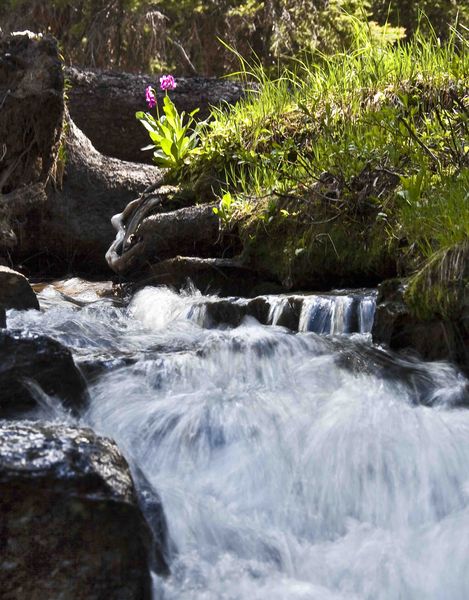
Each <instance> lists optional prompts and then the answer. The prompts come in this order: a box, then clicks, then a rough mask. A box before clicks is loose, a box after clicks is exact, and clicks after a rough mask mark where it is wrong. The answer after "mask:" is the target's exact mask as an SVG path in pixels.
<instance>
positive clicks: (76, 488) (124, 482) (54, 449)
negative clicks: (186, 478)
mask: <svg viewBox="0 0 469 600" xmlns="http://www.w3.org/2000/svg"><path fill="white" fill-rule="evenodd" d="M158 506H159V509H160V510H161V511H162V509H161V504H159V505H158ZM0 514H1V519H0V546H1V553H0V589H1V590H2V596H3V597H4V598H9V599H11V600H13V599H18V600H20V599H26V598H28V600H42V599H45V598H48V599H51V600H52V599H58V598H60V599H61V600H85V599H86V600H102V599H103V598H109V599H111V598H112V600H145V599H150V598H151V579H150V573H149V568H148V567H149V564H152V565H155V564H160V565H163V566H164V570H165V571H166V570H167V567H166V563H165V559H164V557H163V556H161V555H158V556H157V557H156V555H157V554H159V550H158V549H157V547H156V546H155V545H154V544H153V542H152V537H151V532H150V528H149V527H148V525H147V523H146V521H145V519H144V517H143V514H142V512H141V510H140V508H139V506H138V502H137V494H136V491H135V488H134V484H133V481H132V477H131V474H130V470H129V466H128V464H127V462H126V461H125V459H124V458H123V457H122V455H121V454H120V453H119V450H118V448H117V446H116V444H115V443H114V442H112V441H111V440H109V439H106V438H101V437H98V436H97V435H96V434H95V433H93V432H92V431H91V430H90V429H81V428H76V427H68V426H64V425H58V424H52V423H45V422H37V421H36V422H32V421H16V422H5V421H4V422H0ZM161 519H163V520H164V515H161ZM155 557H156V558H157V560H156V561H155Z"/></svg>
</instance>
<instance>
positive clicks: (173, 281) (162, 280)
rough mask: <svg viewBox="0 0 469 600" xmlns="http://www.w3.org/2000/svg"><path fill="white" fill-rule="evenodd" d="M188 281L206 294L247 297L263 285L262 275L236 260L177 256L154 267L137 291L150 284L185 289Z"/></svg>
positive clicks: (143, 278) (141, 278)
mask: <svg viewBox="0 0 469 600" xmlns="http://www.w3.org/2000/svg"><path fill="white" fill-rule="evenodd" d="M188 280H190V281H191V282H192V283H193V284H194V285H195V286H196V287H197V288H198V289H199V290H201V291H202V292H203V293H216V294H218V295H220V296H246V295H249V294H250V290H251V289H252V288H253V287H254V286H255V285H257V284H258V283H259V275H258V274H257V273H255V272H254V271H251V270H250V269H248V268H247V267H245V266H244V265H243V264H242V263H241V262H240V261H238V260H236V259H229V258H199V257H191V256H175V257H174V258H169V259H168V260H163V261H161V262H160V263H155V264H154V265H151V266H150V267H149V268H148V270H147V271H145V272H144V273H142V274H141V277H140V278H138V279H137V280H136V281H135V283H134V285H133V287H134V290H137V289H140V288H141V287H143V286H146V285H169V286H172V287H175V288H182V287H184V286H185V285H186V284H187V282H188Z"/></svg>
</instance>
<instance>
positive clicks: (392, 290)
mask: <svg viewBox="0 0 469 600" xmlns="http://www.w3.org/2000/svg"><path fill="white" fill-rule="evenodd" d="M378 290H379V292H378V298H377V306H376V313H375V319H374V323H373V329H372V336H373V341H374V342H375V343H377V344H386V345H388V346H389V347H390V348H391V349H392V350H413V351H416V352H418V354H419V355H420V356H421V357H422V358H424V359H427V360H448V361H451V362H454V363H456V364H458V365H459V366H460V367H462V368H463V369H464V370H466V371H469V306H465V307H462V308H461V314H460V317H459V318H458V319H454V320H449V319H438V318H434V319H428V320H422V319H419V318H417V317H416V316H415V315H414V314H412V312H411V311H410V309H409V307H408V305H407V304H406V302H405V297H404V292H405V286H404V284H403V282H401V281H399V280H389V281H386V282H384V283H383V284H382V285H380V286H379V288H378Z"/></svg>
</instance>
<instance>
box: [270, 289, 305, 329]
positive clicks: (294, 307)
mask: <svg viewBox="0 0 469 600" xmlns="http://www.w3.org/2000/svg"><path fill="white" fill-rule="evenodd" d="M302 306H303V298H301V297H299V296H292V297H289V298H286V301H285V302H284V303H283V304H282V307H281V311H280V315H279V317H278V319H277V322H276V325H278V326H279V327H287V329H291V330H292V331H298V328H299V323H300V315H301V308H302Z"/></svg>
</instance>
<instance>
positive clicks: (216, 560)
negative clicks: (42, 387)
mask: <svg viewBox="0 0 469 600" xmlns="http://www.w3.org/2000/svg"><path fill="white" fill-rule="evenodd" d="M340 297H341V298H342V299H340V300H335V299H334V298H336V296H333V297H332V299H331V297H327V296H322V297H321V298H323V300H321V302H322V304H323V306H324V309H323V312H322V313H321V312H320V309H319V308H317V305H318V302H317V301H316V300H312V299H311V298H310V299H309V300H308V302H309V303H310V309H309V310H310V312H309V322H313V321H314V319H313V317H314V315H315V317H314V318H316V321H314V322H316V323H318V322H319V321H320V319H321V318H322V317H324V314H325V313H324V311H325V310H329V314H330V315H332V319H331V318H329V320H328V321H327V319H323V321H322V322H324V323H326V322H327V323H328V324H327V325H325V326H324V329H325V331H321V332H320V333H321V334H322V335H320V334H318V333H314V332H311V331H307V325H305V323H306V318H303V321H301V319H300V322H301V324H302V325H301V327H299V329H300V332H299V333H293V332H291V331H289V330H287V329H284V328H282V327H278V326H275V325H271V326H264V325H260V324H259V323H258V322H257V321H256V320H255V319H254V318H252V317H249V316H247V317H246V318H244V319H243V321H242V322H241V324H240V325H239V326H237V327H234V328H233V327H231V328H230V327H228V326H226V325H223V326H221V327H218V328H217V327H211V328H206V327H204V326H202V325H203V320H204V314H203V311H202V312H201V311H200V310H194V306H200V301H201V299H202V300H204V301H211V300H213V298H208V299H207V298H204V297H201V295H200V294H199V293H197V292H196V291H194V290H192V291H190V292H187V293H185V294H176V293H174V292H172V291H170V290H168V289H166V288H159V289H158V288H147V289H145V290H143V291H141V292H139V293H138V294H137V295H136V296H135V297H134V298H133V299H132V301H131V303H130V305H129V306H127V305H122V306H120V305H116V304H115V303H114V302H113V301H111V300H102V299H99V298H97V297H96V298H93V297H90V296H87V297H86V298H85V300H84V301H83V306H77V305H76V304H73V303H71V302H68V301H67V299H64V297H63V296H61V295H60V294H59V293H58V292H57V291H56V290H54V289H53V288H46V289H45V290H44V291H43V292H42V293H41V295H40V301H41V305H42V306H43V307H44V310H43V312H42V313H38V312H35V311H28V312H27V313H15V312H14V311H12V312H10V314H9V326H10V327H12V326H18V327H21V328H23V329H27V330H30V331H40V332H42V333H47V334H48V335H51V336H52V337H55V338H56V339H59V340H60V341H62V342H63V343H65V344H66V345H67V346H69V347H70V348H71V350H72V352H73V353H74V356H75V360H76V361H77V363H78V364H80V365H82V367H83V369H84V372H85V373H86V369H87V368H88V369H89V368H90V365H91V364H94V363H95V362H99V364H100V368H99V369H96V368H93V369H90V370H89V372H90V373H91V372H92V373H93V377H90V379H89V381H90V397H91V404H90V408H89V411H88V413H87V414H86V415H85V416H84V417H83V422H84V423H85V424H88V425H91V426H92V427H93V428H94V429H95V430H97V431H98V432H99V433H102V434H106V435H108V436H110V437H112V438H114V439H115V440H116V441H117V443H118V445H119V446H120V448H121V450H122V451H123V453H124V454H125V455H126V456H127V457H128V458H129V460H130V461H131V462H132V463H135V464H138V465H139V467H140V468H141V469H142V471H143V472H144V474H145V475H146V477H147V478H148V480H149V481H150V483H151V484H152V485H153V486H154V487H155V489H156V490H157V491H158V493H159V494H160V496H161V498H162V501H163V506H164V510H165V513H166V517H167V520H168V525H169V532H170V535H171V538H172V540H173V542H174V547H175V549H176V550H175V552H174V554H173V556H172V557H171V565H170V568H171V576H170V577H168V578H166V579H161V578H159V577H155V578H154V597H155V599H157V600H163V599H164V600H173V599H174V600H176V599H178V600H189V599H191V600H192V599H193V600H222V599H223V600H300V599H301V600H440V599H441V600H467V598H469V569H467V566H466V565H467V560H468V556H469V411H468V410H467V409H466V408H463V406H464V405H465V404H466V403H468V404H469V398H468V392H467V389H468V388H467V381H466V380H465V379H464V377H463V376H462V375H461V374H460V373H458V372H457V371H456V370H455V369H454V368H452V367H451V366H449V365H447V364H444V363H423V362H420V361H417V360H416V359H412V358H398V357H397V356H394V355H391V354H389V353H386V352H384V351H381V350H380V349H373V348H372V346H371V340H370V336H369V333H368V332H369V330H370V328H371V322H370V311H372V304H373V297H372V296H370V295H368V296H366V300H365V301H364V302H363V303H362V304H363V306H362V307H361V308H359V310H361V311H362V314H363V317H361V319H362V320H361V321H360V322H359V323H360V325H359V330H360V331H361V333H360V331H358V332H356V333H352V334H351V333H348V334H347V332H346V331H345V329H346V328H347V322H348V321H347V318H344V317H343V315H344V314H347V310H348V308H350V302H348V301H347V300H344V299H343V298H344V297H345V298H349V297H351V296H350V295H345V296H344V295H342V296H340ZM233 301H234V302H236V301H237V300H233ZM279 302H280V300H279ZM321 302H319V304H320V303H321ZM366 303H367V304H366ZM274 305H275V302H272V306H274ZM277 305H278V303H277ZM332 305H334V306H332ZM311 307H313V308H311ZM314 307H316V308H314ZM337 307H339V308H337ZM313 309H314V310H316V313H314V314H313V312H314V311H313ZM332 310H335V311H336V312H335V313H333V312H331V311H332ZM275 314H276V313H275V307H274V308H272V312H271V320H272V322H273V323H275ZM277 314H278V310H277ZM302 314H303V313H302ZM312 314H313V317H312V316H311V315H312ZM334 315H338V316H334ZM340 319H342V321H340ZM371 321H372V315H371ZM339 322H342V323H343V326H342V329H341V328H340V326H339V325H337V323H339ZM331 323H332V324H331ZM334 323H335V325H334ZM324 334H327V335H324ZM374 353H376V356H378V357H380V360H381V359H383V357H384V358H385V359H386V361H388V362H385V363H384V364H385V366H384V367H382V368H376V364H375V362H374V359H373V356H374ZM357 357H359V358H360V360H355V359H357ZM367 361H368V362H367ZM391 363H392V364H393V365H394V366H395V371H392V373H393V375H392V376H389V373H388V367H387V366H386V365H388V364H391ZM363 364H365V365H367V364H369V365H371V366H370V368H363ZM380 364H381V363H380ZM400 373H402V377H401V376H400ZM422 402H424V404H422Z"/></svg>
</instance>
